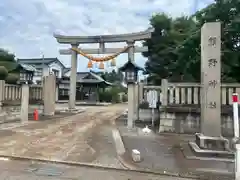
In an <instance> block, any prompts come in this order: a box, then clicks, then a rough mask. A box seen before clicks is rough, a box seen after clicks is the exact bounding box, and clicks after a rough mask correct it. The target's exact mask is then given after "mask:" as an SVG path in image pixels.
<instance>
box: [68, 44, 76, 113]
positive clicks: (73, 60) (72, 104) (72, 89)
mask: <svg viewBox="0 0 240 180" xmlns="http://www.w3.org/2000/svg"><path fill="white" fill-rule="evenodd" d="M77 47H78V45H77V44H72V48H77ZM76 82H77V52H76V51H73V50H72V54H71V75H70V91H69V101H68V108H69V110H73V109H75V105H76Z"/></svg>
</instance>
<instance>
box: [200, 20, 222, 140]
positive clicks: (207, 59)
mask: <svg viewBox="0 0 240 180" xmlns="http://www.w3.org/2000/svg"><path fill="white" fill-rule="evenodd" d="M220 54H221V24H220V23H219V22H214V23H206V24H204V26H203V27H202V32H201V75H202V77H201V81H202V82H201V83H202V88H201V132H202V133H203V134H204V135H205V136H220V135H221V59H220Z"/></svg>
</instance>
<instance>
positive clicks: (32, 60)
mask: <svg viewBox="0 0 240 180" xmlns="http://www.w3.org/2000/svg"><path fill="white" fill-rule="evenodd" d="M17 61H18V62H19V63H24V64H42V63H44V64H50V63H52V62H54V61H59V60H58V59H57V58H44V59H43V58H29V59H17Z"/></svg>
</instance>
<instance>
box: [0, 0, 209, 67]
mask: <svg viewBox="0 0 240 180" xmlns="http://www.w3.org/2000/svg"><path fill="white" fill-rule="evenodd" d="M180 1H181V2H180ZM212 2H213V0H101V1H99V0H27V1H26V0H18V1H17V0H1V1H0V48H4V49H6V50H8V51H10V52H11V53H14V54H15V55H16V57H17V58H39V57H41V56H42V55H44V57H46V58H52V57H53V58H54V57H58V59H59V60H60V61H61V62H62V63H63V64H64V65H66V66H67V67H70V65H71V63H70V58H71V57H70V56H69V55H60V54H59V49H65V48H70V46H69V45H60V44H58V43H57V41H56V39H55V38H54V37H53V34H54V33H58V34H62V35H79V36H85V35H107V34H122V33H132V32H138V31H143V30H146V29H147V28H148V27H149V18H150V17H151V16H152V15H153V14H154V13H161V12H165V13H167V14H169V15H171V16H172V17H177V16H180V15H190V14H192V13H194V12H195V11H196V10H198V9H201V8H203V7H206V6H207V5H208V4H210V3H212ZM136 44H137V45H141V42H137V43H136ZM124 45H125V44H124V43H121V44H116V43H115V44H106V47H120V48H122V47H123V46H124ZM80 47H82V48H97V45H96V44H88V45H80ZM94 56H96V57H99V56H106V55H94ZM127 59H128V58H127V54H122V55H120V56H119V57H117V59H116V62H117V67H119V66H121V65H122V64H124V63H125V62H126V61H127ZM135 61H136V63H137V64H138V65H139V66H142V67H144V63H145V62H146V59H145V58H144V57H142V55H141V54H139V53H138V54H135ZM87 63H88V60H87V59H85V58H84V57H82V56H80V55H79V56H78V71H87V70H88V69H87ZM106 66H107V68H106V70H111V67H108V64H106ZM94 67H95V70H97V69H96V67H97V65H95V66H94Z"/></svg>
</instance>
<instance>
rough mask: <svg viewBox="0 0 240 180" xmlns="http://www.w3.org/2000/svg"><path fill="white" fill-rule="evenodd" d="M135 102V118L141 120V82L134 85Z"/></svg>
mask: <svg viewBox="0 0 240 180" xmlns="http://www.w3.org/2000/svg"><path fill="white" fill-rule="evenodd" d="M134 88H135V89H134V100H135V101H134V102H135V104H134V105H135V120H139V111H138V109H139V108H138V107H139V84H138V83H136V84H135V87H134Z"/></svg>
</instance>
